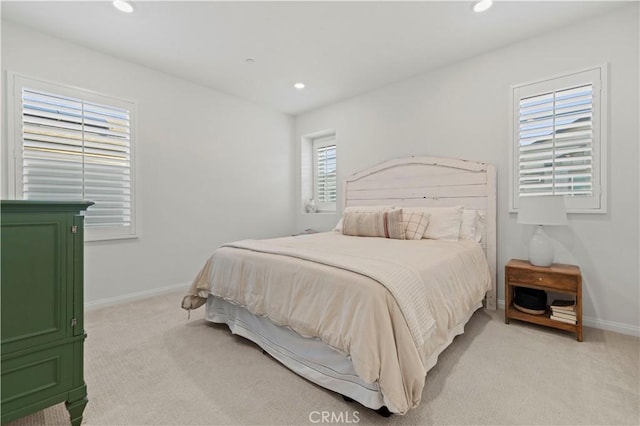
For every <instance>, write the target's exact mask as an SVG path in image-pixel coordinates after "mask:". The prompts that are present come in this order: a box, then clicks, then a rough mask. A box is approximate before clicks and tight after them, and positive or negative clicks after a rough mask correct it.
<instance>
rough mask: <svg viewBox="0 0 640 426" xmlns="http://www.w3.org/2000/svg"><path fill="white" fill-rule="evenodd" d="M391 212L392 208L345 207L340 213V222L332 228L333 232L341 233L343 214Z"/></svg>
mask: <svg viewBox="0 0 640 426" xmlns="http://www.w3.org/2000/svg"><path fill="white" fill-rule="evenodd" d="M390 210H393V206H349V207H345V208H344V210H343V211H342V216H341V217H340V220H339V221H338V223H337V224H336V227H335V228H333V230H334V231H337V232H342V219H343V218H344V214H345V213H348V212H350V213H375V212H388V211H390Z"/></svg>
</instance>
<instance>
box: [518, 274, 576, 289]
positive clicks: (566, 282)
mask: <svg viewBox="0 0 640 426" xmlns="http://www.w3.org/2000/svg"><path fill="white" fill-rule="evenodd" d="M507 280H508V281H509V283H511V284H516V285H517V284H522V285H524V286H526V285H531V286H541V287H545V288H550V289H555V290H564V291H576V288H577V279H576V277H572V276H569V275H562V274H553V273H548V272H545V273H542V272H535V271H523V270H521V269H508V270H507Z"/></svg>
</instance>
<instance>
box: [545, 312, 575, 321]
mask: <svg viewBox="0 0 640 426" xmlns="http://www.w3.org/2000/svg"><path fill="white" fill-rule="evenodd" d="M551 315H553V316H555V317H557V318H564V319H568V320H572V321H575V320H576V314H575V312H571V313H565V312H557V311H552V312H551Z"/></svg>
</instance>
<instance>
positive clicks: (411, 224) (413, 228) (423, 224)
mask: <svg viewBox="0 0 640 426" xmlns="http://www.w3.org/2000/svg"><path fill="white" fill-rule="evenodd" d="M402 224H403V226H404V228H405V230H406V231H405V232H406V238H407V240H421V239H422V236H423V235H424V231H425V230H426V229H427V225H429V215H428V214H425V213H422V212H407V211H403V212H402Z"/></svg>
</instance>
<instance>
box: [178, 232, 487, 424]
mask: <svg viewBox="0 0 640 426" xmlns="http://www.w3.org/2000/svg"><path fill="white" fill-rule="evenodd" d="M381 284H382V285H381ZM490 286H491V278H490V273H489V268H488V265H487V262H486V260H485V256H484V253H483V251H482V249H481V247H480V246H479V245H478V244H477V243H475V242H470V241H460V242H445V241H435V240H418V241H407V240H390V239H384V238H362V237H350V236H344V235H342V234H339V233H335V232H328V233H321V234H314V235H304V236H298V237H288V238H278V239H272V240H262V241H251V240H247V241H241V242H237V243H233V244H230V245H227V246H224V247H221V248H219V249H218V250H216V251H215V252H214V254H213V256H212V257H211V258H210V259H209V260H208V261H207V263H206V264H205V266H204V267H203V268H202V270H201V272H200V274H199V275H198V277H197V278H196V279H195V280H194V283H193V285H192V288H191V291H190V293H189V295H188V296H186V297H185V299H184V301H183V307H184V308H185V309H191V308H194V307H197V306H199V305H200V304H202V303H203V302H204V299H206V297H207V296H208V295H209V294H213V295H214V296H217V297H221V298H224V299H226V300H229V301H231V302H233V303H236V304H239V305H241V306H243V307H245V308H247V309H248V310H249V311H250V312H252V313H253V314H255V315H264V316H266V317H268V318H269V319H270V320H271V321H273V322H274V323H275V324H277V325H280V326H287V327H290V328H291V329H293V330H294V331H296V332H297V333H298V334H300V335H302V336H307V337H317V338H320V339H321V340H322V341H323V342H324V343H326V344H328V345H329V346H331V347H333V348H335V349H336V350H338V351H340V352H342V353H344V354H346V355H348V356H350V357H351V360H352V362H353V366H354V369H355V371H356V373H357V374H358V375H359V376H360V377H361V378H362V379H363V380H365V381H367V382H371V383H373V382H374V381H378V384H379V387H380V389H381V392H382V394H383V397H384V401H385V404H386V405H387V407H388V408H389V410H391V411H392V412H396V413H405V412H407V411H408V410H409V409H410V408H413V407H415V406H417V405H418V403H419V402H420V399H421V395H422V389H423V387H424V378H425V375H426V372H427V369H428V368H430V366H427V365H425V361H426V359H427V358H428V357H429V355H431V354H432V353H434V352H435V351H436V350H438V349H440V347H441V346H442V345H445V344H447V343H448V341H447V338H448V335H449V330H450V329H452V328H454V327H455V326H456V325H458V324H459V323H461V322H463V321H464V320H465V316H466V315H467V314H468V312H469V311H470V310H471V309H472V308H473V306H476V305H477V304H478V302H479V301H481V300H482V298H483V296H484V294H485V293H486V291H487V290H488V289H489V288H490Z"/></svg>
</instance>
